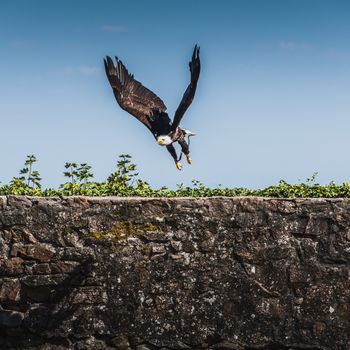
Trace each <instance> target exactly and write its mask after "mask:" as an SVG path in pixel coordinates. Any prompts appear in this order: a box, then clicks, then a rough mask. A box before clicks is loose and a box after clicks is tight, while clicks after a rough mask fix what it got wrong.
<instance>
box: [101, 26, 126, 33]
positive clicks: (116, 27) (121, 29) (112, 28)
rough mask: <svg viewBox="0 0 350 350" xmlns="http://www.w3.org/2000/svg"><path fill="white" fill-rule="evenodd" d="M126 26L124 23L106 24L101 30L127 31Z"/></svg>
mask: <svg viewBox="0 0 350 350" xmlns="http://www.w3.org/2000/svg"><path fill="white" fill-rule="evenodd" d="M126 29H127V28H126V27H125V26H123V25H104V26H102V28H101V30H102V31H103V32H106V33H122V32H125V31H126Z"/></svg>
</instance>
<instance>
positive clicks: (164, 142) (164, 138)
mask: <svg viewBox="0 0 350 350" xmlns="http://www.w3.org/2000/svg"><path fill="white" fill-rule="evenodd" d="M157 143H158V145H161V146H169V145H170V144H172V143H173V140H172V139H171V137H170V136H169V135H160V136H158V137H157Z"/></svg>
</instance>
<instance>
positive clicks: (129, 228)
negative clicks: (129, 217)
mask: <svg viewBox="0 0 350 350" xmlns="http://www.w3.org/2000/svg"><path fill="white" fill-rule="evenodd" d="M147 232H157V233H160V232H161V229H160V227H159V226H158V225H155V224H153V223H151V222H145V223H141V224H139V223H137V224H136V223H133V222H131V221H118V222H117V223H115V224H114V225H113V226H112V227H111V228H110V229H108V230H105V231H96V232H92V236H93V237H95V238H96V239H102V238H111V239H113V240H117V241H119V240H123V239H127V238H129V237H137V236H139V235H141V234H145V233H147Z"/></svg>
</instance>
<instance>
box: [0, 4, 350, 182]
mask: <svg viewBox="0 0 350 350" xmlns="http://www.w3.org/2000/svg"><path fill="white" fill-rule="evenodd" d="M349 18H350V3H349V2H348V1H323V0H308V1H305V0H283V1H281V0H264V1H261V0H241V1H237V0H232V1H229V0H227V1H224V0H217V1H184V0H182V1H155V0H149V1H141V0H140V1H129V2H126V1H117V0H113V1H109V0H106V1H87V0H84V1H79V0H75V1H68V0H59V1H56V0H51V1H47V0H46V1H42V0H35V1H34V0H32V1H30V0H22V1H20V0H11V1H10V0H4V1H1V4H0V121H1V124H0V125H1V131H2V132H1V138H0V158H1V159H0V181H2V183H8V182H9V181H10V179H11V177H12V176H15V175H16V174H17V173H18V170H19V169H20V168H21V167H22V164H23V162H24V160H25V157H26V155H27V154H35V155H36V156H37V157H38V158H39V162H38V164H37V168H38V170H39V171H40V173H41V175H42V177H43V178H44V180H43V183H44V185H45V186H57V185H58V184H59V183H61V182H63V181H64V178H63V175H62V172H63V170H64V163H65V162H66V161H75V162H88V163H89V164H90V165H92V167H93V172H94V173H95V178H96V180H103V179H105V178H106V177H107V176H108V175H109V174H110V173H111V172H112V171H113V169H114V166H115V162H116V159H117V156H118V155H119V154H121V153H129V154H131V155H132V156H133V159H134V161H135V162H136V164H137V165H138V168H139V172H140V176H141V178H143V179H144V180H146V181H148V182H149V183H151V184H152V185H153V186H162V185H166V186H169V187H174V186H175V184H177V183H182V182H183V183H185V184H190V181H191V180H192V179H198V180H201V181H203V182H204V183H205V184H207V185H210V186H215V185H217V184H219V183H220V184H222V185H224V186H229V187H233V186H244V187H250V188H258V187H265V186H268V185H270V184H275V183H277V182H278V180H279V179H285V180H286V181H289V182H292V183H294V182H297V181H298V180H299V179H301V180H304V179H305V178H307V177H309V176H311V175H312V174H313V173H314V172H316V171H318V172H319V177H318V181H319V182H321V183H328V182H330V181H331V180H335V181H336V182H342V181H350V160H349V159H348V157H347V155H348V150H349V149H350V137H349V129H350V118H349V117H350V116H349V114H350V113H349V112H350V107H349V106H350V99H349V93H350V21H349ZM195 43H198V44H199V45H200V46H201V60H202V72H201V77H200V80H199V84H198V89H197V93H196V97H195V99H194V102H193V104H192V106H191V107H190V109H189V110H188V112H187V113H186V115H185V117H184V119H183V122H182V126H183V127H185V128H187V129H190V130H193V131H194V132H196V133H197V136H195V137H194V138H192V140H191V153H192V158H193V164H192V165H191V166H189V165H187V164H184V167H183V170H182V171H181V172H179V171H177V170H176V168H175V166H174V163H173V160H172V158H171V157H170V155H169V154H168V152H167V151H166V150H165V149H164V148H162V147H160V146H158V145H157V144H156V143H155V140H154V139H153V137H152V135H151V134H150V133H149V132H148V131H147V130H146V129H145V127H144V126H143V125H142V124H141V123H139V122H138V121H137V120H135V119H134V118H133V117H132V116H130V115H128V114H127V113H126V112H124V111H122V110H121V109H120V108H119V106H118V105H117V104H116V101H115V99H114V97H113V94H112V90H111V88H110V86H109V85H108V82H107V79H106V77H105V75H104V71H103V65H102V62H103V57H104V56H105V55H106V54H108V55H113V56H114V55H117V56H118V57H120V58H121V59H122V60H123V62H124V63H125V65H126V67H127V68H128V69H129V71H130V72H132V73H134V74H135V77H136V79H138V80H140V81H141V82H142V83H143V84H144V85H145V86H146V87H148V88H150V89H151V90H153V91H154V92H155V93H156V94H158V95H159V96H160V97H161V98H162V99H163V100H164V102H165V103H166V105H167V107H168V112H169V115H170V116H171V117H172V116H173V113H174V111H175V109H176V107H177V105H178V103H179V102H180V100H181V97H182V94H183V92H184V91H185V89H186V87H187V84H188V82H189V72H188V61H189V59H190V56H191V53H192V49H193V46H194V44H195Z"/></svg>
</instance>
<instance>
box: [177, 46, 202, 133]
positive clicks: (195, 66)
mask: <svg viewBox="0 0 350 350" xmlns="http://www.w3.org/2000/svg"><path fill="white" fill-rule="evenodd" d="M189 66H190V72H191V82H190V84H189V85H188V87H187V89H186V91H185V93H184V95H183V97H182V100H181V102H180V105H179V107H177V110H176V112H175V116H174V120H173V124H172V129H173V130H175V129H176V128H177V127H178V126H179V124H180V121H181V119H182V117H183V115H184V114H185V112H186V110H187V108H188V107H189V106H190V104H191V103H192V101H193V98H194V94H195V92H196V88H197V81H198V78H199V73H200V70H201V63H200V60H199V46H197V45H196V46H195V47H194V50H193V54H192V60H191V62H190V63H189Z"/></svg>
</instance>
